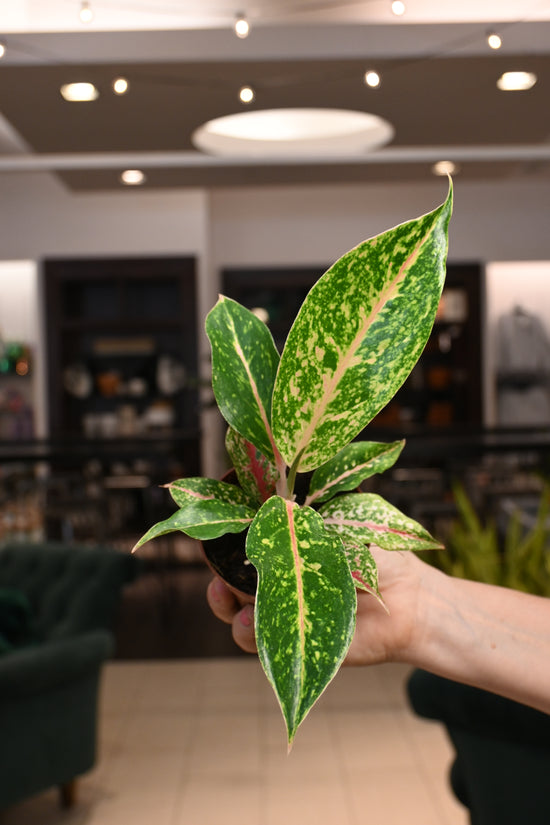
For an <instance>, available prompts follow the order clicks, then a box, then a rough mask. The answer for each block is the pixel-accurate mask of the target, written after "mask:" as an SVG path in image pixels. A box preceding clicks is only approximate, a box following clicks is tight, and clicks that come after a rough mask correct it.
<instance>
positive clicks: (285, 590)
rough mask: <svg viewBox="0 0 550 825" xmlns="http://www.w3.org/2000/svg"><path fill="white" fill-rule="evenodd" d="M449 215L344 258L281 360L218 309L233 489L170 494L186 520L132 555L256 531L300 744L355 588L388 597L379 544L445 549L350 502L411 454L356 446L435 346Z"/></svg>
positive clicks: (270, 634) (264, 635)
mask: <svg viewBox="0 0 550 825" xmlns="http://www.w3.org/2000/svg"><path fill="white" fill-rule="evenodd" d="M451 211H452V185H451V184H449V192H448V196H447V198H446V200H445V202H444V203H443V204H442V205H441V206H439V207H438V208H437V209H435V210H434V211H433V212H430V213H428V214H426V215H423V216H421V217H419V218H417V219H415V220H412V221H409V222H407V223H404V224H401V225H399V226H397V227H395V228H393V229H390V230H389V231H387V232H384V233H382V234H380V235H378V236H376V237H374V238H371V239H370V240H367V241H364V242H363V243H361V244H359V246H357V247H355V248H354V249H352V250H351V251H349V252H347V253H346V254H345V255H343V256H342V257H341V258H340V259H339V260H337V261H336V263H335V264H333V266H331V267H330V269H329V270H328V271H327V272H326V273H325V274H324V275H323V276H322V277H321V278H320V279H319V280H318V281H317V283H316V284H315V285H314V286H313V287H312V289H311V291H310V292H309V294H308V295H307V297H306V299H305V301H304V303H303V305H302V307H301V309H300V311H299V313H298V315H297V317H296V320H295V322H294V324H293V326H292V328H291V330H290V332H289V334H288V338H287V341H286V343H285V346H284V350H283V352H282V355H281V356H279V353H278V352H277V349H276V347H275V344H274V342H273V338H272V336H271V333H270V331H269V329H268V327H267V326H266V325H265V324H264V323H263V322H262V321H261V320H260V319H259V318H258V317H256V315H254V314H253V313H252V312H250V311H249V310H247V309H245V308H244V307H243V306H241V305H240V304H238V303H237V302H235V301H232V300H230V299H228V298H225V297H223V296H221V297H220V299H219V301H218V303H217V304H216V306H215V307H214V308H213V309H212V310H211V312H210V313H209V315H208V317H207V319H206V331H207V334H208V337H209V339H210V343H211V347H212V386H213V390H214V395H215V398H216V401H217V404H218V406H219V409H220V411H221V413H222V415H223V416H224V418H225V420H226V421H227V423H228V424H229V430H228V434H227V438H226V445H227V449H228V453H229V456H230V458H231V462H232V464H233V467H234V470H235V474H236V478H237V481H238V483H237V484H233V483H228V482H227V481H218V480H214V479H208V478H188V479H180V480H177V481H173V482H172V483H170V484H168V485H167V486H168V488H169V490H170V493H171V495H172V497H173V499H174V501H175V503H176V505H177V506H178V509H177V510H176V512H175V513H174V514H173V515H172V516H171V517H170V518H168V519H167V520H165V521H163V522H160V523H158V524H156V525H154V526H153V527H151V529H150V530H149V531H148V532H147V533H146V534H145V535H144V536H143V537H142V538H141V539H140V541H139V542H138V544H137V545H136V547H139V546H141V545H142V544H144V543H145V542H146V541H149V540H150V539H153V538H155V537H156V536H160V535H163V534H165V533H169V532H172V531H174V530H180V531H182V532H183V533H186V534H187V535H188V536H191V537H193V538H197V539H201V540H202V541H203V542H205V546H206V547H207V545H208V543H209V540H214V539H217V538H218V537H220V536H222V535H224V534H241V533H242V534H245V531H246V546H245V552H246V557H247V560H248V562H249V563H251V564H252V565H253V566H254V569H255V571H256V572H257V589H256V593H255V631H256V640H257V645H258V652H259V657H260V661H261V663H262V666H263V668H264V671H265V673H266V675H267V678H268V679H269V681H270V683H271V684H272V686H273V688H274V690H275V693H276V695H277V697H278V699H279V702H280V705H281V709H282V712H283V715H284V718H285V721H286V725H287V732H288V741H289V746H290V744H291V743H292V741H293V739H294V736H295V734H296V731H297V729H298V726H299V725H300V723H301V722H302V720H303V719H304V717H305V716H306V714H307V713H308V711H309V710H310V708H311V707H312V706H313V704H314V703H315V701H316V700H317V699H318V697H319V696H320V695H321V693H322V692H323V690H324V689H325V688H326V686H327V685H328V683H329V682H330V681H331V679H332V678H333V677H334V675H335V674H336V672H337V671H338V669H339V667H340V665H341V663H342V661H343V659H344V657H345V655H346V652H347V650H348V647H349V645H350V643H351V640H352V637H353V633H354V628H355V613H356V601H357V600H356V588H362V589H365V590H368V591H370V592H372V593H373V594H375V595H376V596H378V597H379V593H378V580H377V572H376V565H375V563H374V559H373V556H372V554H371V552H370V549H369V548H370V546H371V545H372V544H375V545H377V546H379V547H383V548H385V549H388V550H421V549H424V550H428V549H433V548H436V547H439V546H440V545H439V544H438V542H436V541H435V540H434V539H433V538H432V536H431V535H430V534H429V533H428V532H427V531H426V530H425V529H424V528H423V527H422V526H421V525H420V524H418V523H416V522H414V521H413V520H412V519H410V518H408V517H407V516H406V515H404V514H403V513H401V512H399V511H398V510H397V509H396V508H395V507H393V506H392V505H391V504H390V503H388V502H387V501H385V500H384V499H382V498H381V497H380V496H378V495H376V494H373V493H361V492H355V491H356V490H357V488H358V485H360V483H361V482H362V481H363V480H365V479H366V478H368V477H369V476H371V475H373V474H374V473H378V472H382V471H383V470H385V469H387V468H388V467H390V466H391V465H392V464H393V463H394V462H395V461H396V459H397V457H398V456H399V453H400V452H401V450H402V448H403V444H404V442H402V441H398V442H394V443H392V444H380V443H373V442H354V441H353V439H355V438H356V437H357V436H358V435H359V433H361V431H362V430H363V429H364V428H365V427H366V425H367V424H368V423H369V421H371V420H372V419H373V418H374V416H375V415H376V414H377V413H378V412H379V411H380V410H381V409H382V408H383V407H384V406H385V405H386V404H387V403H388V402H389V401H390V400H391V398H392V397H393V395H394V394H395V392H396V391H397V389H398V388H399V387H400V386H401V385H402V383H403V382H404V381H405V379H406V378H407V376H408V375H409V373H410V372H411V370H412V368H413V367H414V365H415V363H416V362H417V360H418V358H419V357H420V354H421V353H422V350H423V348H424V346H425V344H426V342H427V340H428V337H429V335H430V332H431V329H432V326H433V323H434V319H435V314H436V310H437V306H438V303H439V299H440V296H441V291H442V288H443V283H444V278H445V262H446V254H447V229H448V223H449V219H450V215H451ZM303 474H307V475H306V476H305V479H306V492H305V497H304V498H303V500H300V501H299V500H297V499H296V489H297V486H298V481H299V479H300V478H304V476H303Z"/></svg>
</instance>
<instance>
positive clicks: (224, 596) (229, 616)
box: [206, 578, 256, 653]
mask: <svg viewBox="0 0 550 825" xmlns="http://www.w3.org/2000/svg"><path fill="white" fill-rule="evenodd" d="M206 598H207V601H208V604H209V605H210V609H211V610H212V613H213V614H214V615H215V616H217V617H218V619H221V620H222V622H225V623H226V624H230V625H232V627H233V638H234V640H235V642H236V643H237V644H238V645H239V647H241V648H242V649H243V650H245V651H246V652H247V653H256V640H255V638H254V605H253V604H250V603H249V602H248V603H246V602H245V600H244V599H242V600H241V599H239V598H238V596H236V595H235V594H234V593H233V592H232V591H231V590H230V589H229V588H228V587H227V586H226V585H225V584H224V583H223V581H222V580H221V579H219V578H214V579H212V581H211V582H210V584H209V585H208V589H207V591H206Z"/></svg>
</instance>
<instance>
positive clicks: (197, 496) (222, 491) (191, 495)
mask: <svg viewBox="0 0 550 825" xmlns="http://www.w3.org/2000/svg"><path fill="white" fill-rule="evenodd" d="M165 487H166V488H167V489H168V490H170V494H171V496H172V498H173V499H174V501H175V502H176V504H177V505H178V507H185V506H186V505H188V504H192V503H194V502H200V501H220V502H222V501H224V502H227V503H228V504H238V505H244V506H251V501H250V498H249V496H248V495H247V494H246V493H245V492H244V491H243V490H241V488H240V487H237V485H236V484H228V483H227V482H225V481H217V480H216V479H214V478H201V477H200V476H195V477H192V478H179V479H178V480H177V481H172V482H171V483H170V484H166V485H165ZM255 509H257V508H255Z"/></svg>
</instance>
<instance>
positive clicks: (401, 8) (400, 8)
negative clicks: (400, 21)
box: [391, 0, 406, 17]
mask: <svg viewBox="0 0 550 825" xmlns="http://www.w3.org/2000/svg"><path fill="white" fill-rule="evenodd" d="M391 10H392V12H393V13H394V14H395V15H396V16H397V17H401V16H402V15H403V14H405V11H406V9H405V4H404V3H402V2H401V0H394V1H393V3H392V4H391Z"/></svg>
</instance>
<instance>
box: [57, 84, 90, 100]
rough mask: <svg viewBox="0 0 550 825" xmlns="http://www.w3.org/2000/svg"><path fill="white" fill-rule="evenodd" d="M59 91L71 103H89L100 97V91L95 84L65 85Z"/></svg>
mask: <svg viewBox="0 0 550 825" xmlns="http://www.w3.org/2000/svg"><path fill="white" fill-rule="evenodd" d="M59 91H60V92H61V96H62V97H63V99H64V100H67V101H68V102H69V103H88V102H89V101H90V100H97V98H98V97H99V91H98V90H97V88H96V87H95V86H94V84H93V83H65V84H64V85H63V86H62V87H61V89H60V90H59Z"/></svg>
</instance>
